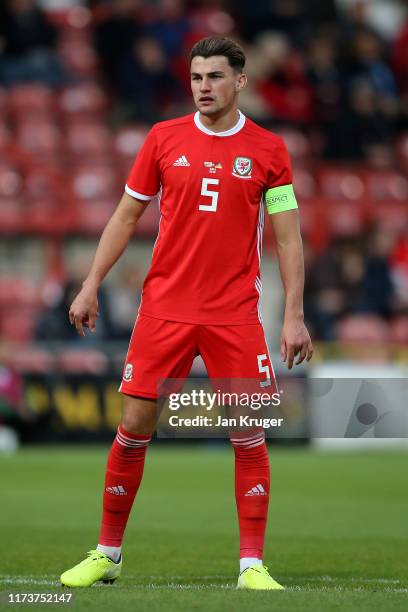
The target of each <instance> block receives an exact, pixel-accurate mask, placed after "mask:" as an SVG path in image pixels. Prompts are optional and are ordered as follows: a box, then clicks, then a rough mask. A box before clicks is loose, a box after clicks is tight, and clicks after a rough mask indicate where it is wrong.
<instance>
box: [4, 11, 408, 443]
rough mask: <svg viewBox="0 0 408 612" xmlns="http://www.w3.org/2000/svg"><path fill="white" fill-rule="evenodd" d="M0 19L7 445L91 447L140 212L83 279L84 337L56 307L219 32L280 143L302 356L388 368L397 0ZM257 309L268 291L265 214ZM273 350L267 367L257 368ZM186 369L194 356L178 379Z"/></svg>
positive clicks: (405, 203)
mask: <svg viewBox="0 0 408 612" xmlns="http://www.w3.org/2000/svg"><path fill="white" fill-rule="evenodd" d="M1 7H2V8H1V15H0V24H1V25H0V232H1V238H0V252H1V263H0V296H1V297H0V343H1V344H0V347H1V348H0V362H1V379H0V380H1V382H0V396H1V403H2V413H1V414H2V416H1V418H2V420H3V421H7V422H10V421H14V422H15V424H16V426H17V428H18V429H19V430H20V435H21V437H22V439H23V441H31V440H46V439H48V438H49V439H70V438H73V439H76V438H77V437H78V436H79V437H81V436H82V437H85V438H89V439H92V438H93V437H96V438H97V437H98V436H99V435H100V434H101V435H102V436H103V435H105V439H106V440H108V439H110V437H111V433H112V431H113V429H114V427H115V424H116V422H117V419H118V416H119V413H120V398H119V396H117V394H116V391H115V390H116V385H117V381H118V380H119V378H120V373H121V368H122V364H123V358H124V355H125V352H126V347H127V342H128V338H129V336H130V332H131V329H132V325H133V322H134V318H135V312H136V309H137V304H138V299H139V295H140V290H141V284H142V281H143V278H144V275H145V272H146V270H147V268H148V266H149V261H150V256H151V250H152V244H153V242H154V239H155V236H156V233H157V227H158V219H159V211H158V206H157V203H154V202H153V203H151V204H150V205H149V206H148V208H147V210H146V213H145V214H144V216H143V217H142V218H141V221H140V223H139V226H138V228H137V233H136V236H135V239H134V240H133V242H132V244H131V245H130V247H129V249H128V250H127V252H126V254H125V255H124V257H123V258H122V260H121V261H120V263H118V264H117V266H116V267H115V269H114V270H113V272H112V273H111V274H110V276H109V278H108V279H107V281H106V283H105V284H104V287H103V288H102V290H101V294H100V302H101V316H100V318H99V321H98V329H97V333H96V334H95V335H94V336H92V337H91V338H90V337H87V339H86V340H85V341H84V340H81V339H79V338H78V337H77V336H76V335H75V331H74V330H73V329H72V327H71V326H70V325H69V323H68V318H67V309H68V306H69V304H70V302H71V300H72V298H73V296H74V295H75V292H76V291H77V290H78V287H79V285H80V283H81V282H82V280H83V278H84V275H85V274H86V271H87V269H88V266H89V263H90V260H91V256H92V254H93V252H94V249H95V246H96V243H97V240H98V237H99V235H100V233H101V231H102V229H103V227H104V225H105V223H106V221H107V219H108V218H109V216H110V214H111V213H112V211H113V210H114V207H115V206H116V203H117V202H118V199H119V197H120V195H121V193H122V191H123V187H124V182H125V180H126V176H127V173H128V171H129V169H130V166H131V164H132V161H133V159H134V156H135V154H136V152H137V150H138V148H139V147H140V146H141V144H142V143H143V140H144V138H145V135H146V133H147V130H148V129H149V127H150V126H151V124H152V123H153V122H155V121H157V120H162V119H166V118H170V117H174V116H177V115H181V114H183V113H187V112H190V111H191V110H193V109H192V105H191V100H190V92H189V74H188V62H187V61H186V57H187V56H188V50H189V48H190V47H191V46H192V44H194V42H195V41H196V40H198V39H199V38H201V37H203V36H207V35H212V34H219V35H228V36H232V37H235V38H236V39H237V40H239V41H240V42H241V43H242V44H243V45H244V48H245V50H246V52H247V56H248V63H247V71H248V74H249V87H248V89H247V90H246V92H245V93H244V94H243V95H242V98H241V103H240V107H241V109H242V110H243V111H244V112H245V113H247V114H248V115H249V116H250V117H251V118H253V119H254V120H256V121H258V122H259V123H260V124H262V125H263V126H265V127H266V128H267V129H271V130H274V131H276V132H278V133H280V134H281V135H283V137H284V138H285V141H286V143H287V146H288V148H289V150H290V153H291V156H292V160H293V166H294V175H295V187H296V193H297V196H298V200H299V203H300V210H301V221H302V228H303V238H304V245H305V260H306V274H307V283H306V290H305V312H306V318H307V322H308V325H309V328H310V331H311V334H312V337H313V339H314V342H315V345H316V349H317V350H316V356H315V359H314V363H315V365H317V364H319V363H327V362H328V361H330V362H333V361H334V362H335V361H336V360H338V361H341V362H342V363H344V362H347V363H350V362H351V363H353V362H354V361H357V362H369V363H372V362H375V363H377V364H388V365H389V364H396V365H403V366H404V365H405V366H406V364H407V362H408V351H407V343H408V229H407V228H408V215H407V208H408V174H407V170H408V3H407V2H405V1H403V0H324V1H323V0H322V1H320V0H309V1H308V2H304V1H301V0H268V1H267V0H264V1H258V2H256V3H250V2H247V1H243V0H235V1H232V0H207V1H205V2H204V1H200V0H190V1H184V0H151V1H142V0H99V1H97V0H95V1H94V2H84V1H79V0H52V1H51V0H41V1H39V2H34V1H33V0H6V1H5V2H3V3H2V4H1ZM263 274H264V279H265V280H266V282H265V285H266V287H265V295H264V297H263V313H264V320H265V325H266V331H267V336H268V339H269V344H270V346H271V350H272V352H273V353H274V354H276V353H277V351H278V347H279V342H278V338H279V333H280V323H281V314H282V290H281V286H280V281H279V275H278V272H277V265H276V258H275V255H274V244H273V237H272V231H271V224H268V223H267V224H266V228H265V237H264V263H263ZM277 361H278V359H277V358H275V362H277ZM202 372H203V368H202V364H200V362H199V361H197V362H196V363H195V365H194V370H193V374H195V375H200V374H202Z"/></svg>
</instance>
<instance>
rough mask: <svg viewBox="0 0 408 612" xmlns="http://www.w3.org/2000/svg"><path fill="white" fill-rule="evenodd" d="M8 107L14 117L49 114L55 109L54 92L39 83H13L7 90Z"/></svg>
mask: <svg viewBox="0 0 408 612" xmlns="http://www.w3.org/2000/svg"><path fill="white" fill-rule="evenodd" d="M8 107H9V112H10V114H11V116H12V117H13V118H14V119H18V118H24V117H27V116H30V117H33V116H34V115H36V116H49V115H50V114H52V112H53V111H54V109H55V94H54V92H53V90H52V89H50V88H49V87H46V86H45V85H41V84H40V83H33V84H31V83H30V84H28V83H26V84H21V85H15V86H14V87H12V88H11V89H10V91H9V95H8Z"/></svg>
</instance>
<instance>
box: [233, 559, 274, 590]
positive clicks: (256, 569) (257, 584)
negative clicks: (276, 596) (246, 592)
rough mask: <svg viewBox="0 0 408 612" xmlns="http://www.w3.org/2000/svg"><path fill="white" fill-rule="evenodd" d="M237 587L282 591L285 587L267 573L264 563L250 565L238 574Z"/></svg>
mask: <svg viewBox="0 0 408 612" xmlns="http://www.w3.org/2000/svg"><path fill="white" fill-rule="evenodd" d="M237 589H255V590H259V591H262V590H264V591H282V590H284V589H285V587H283V586H282V585H281V584H279V582H276V580H274V579H273V578H272V576H270V575H269V572H268V568H267V567H265V566H264V565H251V566H250V567H247V568H246V569H245V570H244V571H243V572H241V574H240V575H239V578H238V584H237Z"/></svg>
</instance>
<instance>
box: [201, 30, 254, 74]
mask: <svg viewBox="0 0 408 612" xmlns="http://www.w3.org/2000/svg"><path fill="white" fill-rule="evenodd" d="M213 55H223V56H224V57H226V58H227V60H228V63H229V65H230V66H231V68H233V69H234V70H236V71H237V72H242V71H243V69H244V66H245V59H246V58H245V53H244V50H243V49H242V47H241V46H240V45H239V44H238V43H236V42H235V41H233V40H231V39H230V38H223V37H221V36H209V37H208V38H202V39H201V40H199V41H198V42H197V43H196V44H195V45H194V47H193V48H192V49H191V53H190V64H191V61H192V59H193V58H194V57H197V56H200V57H204V58H207V57H212V56H213Z"/></svg>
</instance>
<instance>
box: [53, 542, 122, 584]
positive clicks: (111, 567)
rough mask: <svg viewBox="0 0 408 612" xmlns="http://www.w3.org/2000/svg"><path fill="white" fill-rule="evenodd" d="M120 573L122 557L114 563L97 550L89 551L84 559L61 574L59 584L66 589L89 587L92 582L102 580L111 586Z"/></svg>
mask: <svg viewBox="0 0 408 612" xmlns="http://www.w3.org/2000/svg"><path fill="white" fill-rule="evenodd" d="M121 571H122V557H121V558H120V561H119V563H115V562H114V561H112V559H110V558H109V557H107V556H106V555H105V554H103V553H101V552H99V550H90V551H88V553H87V557H86V559H84V560H83V561H81V563H78V565H75V566H74V567H72V568H71V569H69V570H67V571H66V572H64V573H63V574H61V578H60V581H61V584H62V585H63V586H68V587H89V586H91V585H92V584H93V583H94V582H98V580H102V582H104V583H105V584H107V583H108V584H112V582H115V580H116V579H117V578H119V576H120V573H121Z"/></svg>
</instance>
